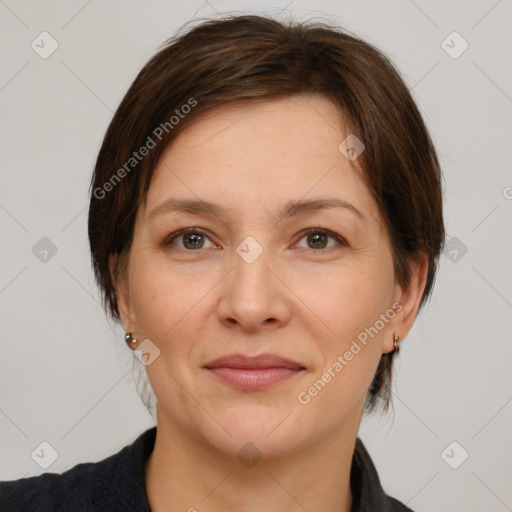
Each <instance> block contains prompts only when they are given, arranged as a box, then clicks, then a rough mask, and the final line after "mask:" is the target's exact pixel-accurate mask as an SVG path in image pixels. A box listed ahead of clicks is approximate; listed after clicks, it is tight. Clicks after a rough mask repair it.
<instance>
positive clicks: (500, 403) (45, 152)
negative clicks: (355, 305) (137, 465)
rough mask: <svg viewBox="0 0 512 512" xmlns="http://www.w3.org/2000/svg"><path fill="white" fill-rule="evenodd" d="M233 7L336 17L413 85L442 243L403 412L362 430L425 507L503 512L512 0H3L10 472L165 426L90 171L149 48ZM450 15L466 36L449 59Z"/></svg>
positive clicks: (396, 395) (56, 467)
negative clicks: (150, 396)
mask: <svg viewBox="0 0 512 512" xmlns="http://www.w3.org/2000/svg"><path fill="white" fill-rule="evenodd" d="M235 9H236V10H238V11H243V12H249V11H252V12H264V13H269V14H272V15H273V16H274V17H282V18H283V19H286V18H287V17H289V16H290V15H291V14H293V16H295V17H296V18H304V17H308V18H311V17H315V16H319V17H326V18H329V19H332V20H334V21H337V22H338V23H339V24H340V25H342V26H344V27H346V28H348V29H349V30H351V31H353V32H354V33H356V34H358V35H360V36H362V37H364V38H365V39H366V40H368V41H369V42H371V43H373V44H375V45H377V46H378V47H379V48H381V49H382V50H384V51H385V52H386V53H387V54H388V55H389V56H390V57H391V58H392V60H393V61H394V62H395V64H396V65H397V66H398V68H399V70H400V71H401V73H402V74H403V76H404V79H405V80H406V82H407V84H408V85H409V86H410V88H411V89H412V90H413V95H414V97H415V99H416V101H417V102H418V104H419V106H420V108H421V110H422V113H423V115H424V117H425V119H426V122H427V124H428V126H429V128H430V130H431V133H432V136H433V139H434V142H435V143H436V145H437V148H438V151H439V154H440V157H441V163H442V167H443V170H444V175H445V183H446V227H447V232H448V250H447V251H446V252H445V254H444V255H443V257H442V261H441V268H440V272H439V275H438V278H437V282H436V287H435V289H434V295H433V298H432V300H431V302H430V304H428V305H427V307H426V309H425V310H424V312H423V313H422V314H421V316H419V317H418V318H417V320H416V323H415V326H414V328H413V331H412V332H411V334H410V335H409V337H408V339H407V340H406V341H405V342H404V343H403V345H402V351H401V355H400V357H399V359H398V361H397V366H396V372H397V373H396V379H395V386H394V392H393V402H394V412H390V413H389V414H388V415H387V416H385V417H381V418H379V417H373V418H367V419H365V420H364V422H363V424H362V426H361V431H360V436H361V438H362V439H363V441H364V442H365V444H366V446H367V448H368V450H369V452H370V454H371V455H372V457H373V460H374V462H375V464H376V466H377V469H378V471H379V474H380V477H381V481H382V483H383V486H384V489H385V490H386V492H387V493H389V494H391V495H394V496H396V497H397V498H399V499H400V500H401V501H403V502H405V503H407V504H408V505H409V506H410V507H411V508H413V509H414V510H417V511H419V512H422V511H453V512H455V511H465V512H469V511H486V512H488V511H505V510H512V489H511V487H510V482H511V480H512V474H511V473H512V471H511V460H512V436H511V435H510V433H511V424H512V404H511V402H512V386H511V377H510V375H511V372H510V365H511V361H512V357H511V355H512V354H511V351H512V344H511V343H510V341H511V321H510V319H511V308H512V273H511V272H510V261H511V255H512V236H511V232H510V218H511V217H510V215H511V209H512V199H511V198H512V176H511V174H510V169H511V157H512V154H511V151H510V145H511V144H510V143H511V141H512V139H511V131H512V129H511V122H510V121H511V114H512V99H511V97H512V66H510V55H511V54H512V31H511V30H510V27H511V26H512V24H511V21H512V19H511V18H512V16H511V15H512V2H511V1H510V0H501V1H495V0H489V1H488V0H480V1H462V0H461V1H450V2H446V1H430V2H427V1H425V0H423V1H420V0H416V1H412V0H395V1H388V2H377V1H357V2H356V1H338V2H334V1H327V0H323V1H322V0H315V1H314V2H312V1H309V2H306V1H300V0H293V1H291V2H288V1H285V2H282V1H277V0H275V1H274V2H266V1H265V2H244V1H239V2H236V3H235V2H228V1H220V0H217V1H215V0H210V1H208V2H205V1H203V0H191V1H189V2H183V3H181V2H180V3H178V2H169V1H167V2H163V1H156V0H155V1H146V2H143V1H142V0H140V1H135V0H131V1H126V0H125V1H108V2H106V1H104V2H101V1H99V0H96V1H94V0H93V1H82V2H78V1H66V2H63V1H62V2H50V1H44V2H42V1H31V2H29V1H18V2H15V1H13V0H5V1H0V20H1V21H0V33H1V37H2V44H1V45H0V52H1V57H2V65H1V69H0V73H1V76H0V108H1V113H0V119H1V120H2V123H1V127H0V130H1V134H0V145H1V146H0V147H1V159H2V160H1V163H2V166H1V172H2V178H1V180H2V181H1V183H2V186H1V188H0V225H1V233H2V237H1V253H2V264H1V266H0V305H1V318H0V321H1V322H0V325H1V326H2V329H1V332H0V336H1V351H2V353H1V357H0V432H1V441H2V442H1V445H0V479H2V480H8V479H15V478H21V477H25V476H33V475H38V474H40V473H43V472H61V471H64V470H66V469H69V468H70V467H72V466H73V465H74V464H77V463H79V462H86V461H97V460H100V459H102V458H105V457H107V456H108V455H111V454H113V453H114V452H116V451H118V450H119V449H121V448H122V447H123V446H125V445H126V444H128V443H130V442H132V441H133V440H134V439H135V437H136V436H137V435H138V434H139V433H141V432H142V431H143V430H145V429H147V428H149V427H150V426H152V425H153V424H154V419H153V418H152V417H151V416H150V415H149V413H148V412H147V411H146V409H145V408H144V406H143V404H142V402H141V400H140V398H139V396H138V395H137V392H136V384H135V377H134V375H136V373H134V372H133V371H132V367H136V368H139V369H141V368H142V365H141V364H140V363H139V362H138V361H137V360H134V358H133V357H132V354H131V352H129V350H128V349H127V348H126V346H125V345H124V341H123V332H122V330H121V329H120V328H119V327H117V326H113V325H109V324H108V323H107V321H106V320H105V317H104V314H103V311H102V309H101V307H100V304H99V296H98V291H97V289H96V287H95V285H94V281H93V278H92V272H91V268H90V263H89V253H88V250H89V249H88V240H87V227H86V222H87V207H88V185H89V180H90V175H91V172H92V166H93V163H94V160H95V158H96V155H97V151H98V149H99V146H100V143H101V140H102V137H103V135H104V132H105V130H106V128H107V126H108V123H109V121H110V119H111V117H112V113H113V111H114V110H115V108H116V107H117V105H118V103H119V101H120V100H121V98H122V96H123V95H124V93H125V92H126V90H127V88H128V86H129V84H130V83H131V81H132V80H133V78H134V77H135V75H136V73H137V72H138V71H139V69H140V68H141V67H142V65H143V64H144V63H145V62H146V60H147V59H148V58H149V57H150V56H151V55H152V54H153V53H154V52H155V51H156V49H157V47H158V46H159V45H160V44H161V43H163V42H164V40H165V39H167V38H168V37H170V36H171V35H173V34H174V33H175V31H176V30H177V29H178V28H179V27H180V26H181V25H182V24H183V23H184V22H186V21H187V20H189V19H191V18H193V17H204V16H207V17H209V16H214V15H216V12H220V13H222V12H226V11H233V10H235ZM43 31H47V32H49V33H50V34H51V36H52V37H53V38H54V39H55V40H56V41H57V43H58V45H59V46H58V48H57V50H56V51H55V52H54V53H53V54H52V55H51V56H49V57H48V58H46V59H43V58H42V57H41V56H40V55H39V54H38V53H36V51H34V50H33V49H32V48H31V43H32V41H34V40H35V41H36V43H37V41H40V38H38V36H39V34H41V32H43ZM454 31H457V32H458V33H459V34H460V35H461V37H462V38H463V39H464V40H465V41H467V43H468V44H469V47H468V49H467V50H466V51H465V52H464V53H462V54H461V55H460V56H458V57H457V58H453V56H454V55H455V54H457V53H459V52H460V50H461V49H463V44H464V42H463V40H462V39H458V38H457V37H458V36H453V35H452V36H450V37H448V36H449V35H450V34H452V32H454ZM447 37H448V39H447ZM443 41H445V43H442V42H443ZM40 44H41V43H40ZM45 48H46V49H48V48H49V43H48V40H47V41H46V43H45ZM447 52H448V53H447ZM450 52H451V54H452V56H450V55H449V53H450ZM507 62H508V64H507ZM43 237H47V238H48V239H49V240H51V243H52V244H53V245H54V246H55V247H56V249H57V252H56V253H55V254H52V252H51V248H50V252H48V253H44V252H42V251H44V250H45V248H46V249H47V250H48V247H49V245H48V241H47V240H43V241H40V240H41V239H42V238H43ZM37 244H39V245H37ZM34 246H35V249H34ZM466 251H467V252H466ZM42 260H43V261H42ZM134 362H135V363H134ZM137 365H138V366H137ZM43 441H46V442H48V443H50V445H51V446H52V447H53V448H54V449H55V450H56V452H57V453H58V458H57V459H56V460H55V461H54V462H53V464H52V465H51V466H50V467H48V469H43V468H42V467H40V466H39V465H38V464H37V463H36V462H35V460H34V459H33V458H32V457H31V454H32V453H33V452H34V450H36V452H37V450H39V451H40V450H41V447H40V443H41V442H43ZM453 441H456V442H457V443H458V445H456V446H455V448H453V445H452V447H450V448H449V449H448V450H447V451H445V448H447V447H448V446H449V445H450V443H452V442H453ZM452 448H453V451H452ZM462 450H465V451H466V452H467V453H468V454H469V456H468V458H467V460H465V461H464V462H463V463H462V464H460V463H461V461H462V459H463V457H462V455H463V453H464V452H463V451H462ZM45 453H51V451H49V450H46V452H45ZM443 453H444V456H443V455H442V454H443ZM447 461H449V462H450V463H451V464H452V465H458V464H460V466H459V467H458V468H457V469H453V468H452V467H450V465H449V464H448V463H447Z"/></svg>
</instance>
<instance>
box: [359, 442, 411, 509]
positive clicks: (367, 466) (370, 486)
mask: <svg viewBox="0 0 512 512" xmlns="http://www.w3.org/2000/svg"><path fill="white" fill-rule="evenodd" d="M350 476H351V487H352V492H353V494H354V507H353V508H354V512H373V511H374V510H379V511H382V512H413V510H411V509H410V508H409V507H407V506H406V505H404V504H403V503H402V502H400V501H398V500H397V499H396V498H393V497H392V496H389V495H388V494H386V493H385V491H384V489H383V488H382V484H381V482H380V478H379V475H378V473H377V469H376V468H375V465H374V464H373V461H372V459H371V457H370V454H369V453H368V451H367V450H366V447H365V446H364V444H363V442H362V440H361V439H360V438H359V437H358V438H357V439H356V443H355V450H354V455H353V458H352V470H351V475H350Z"/></svg>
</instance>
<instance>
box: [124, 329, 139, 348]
mask: <svg viewBox="0 0 512 512" xmlns="http://www.w3.org/2000/svg"><path fill="white" fill-rule="evenodd" d="M124 341H126V343H127V344H128V346H129V347H131V346H132V345H135V343H137V342H138V341H139V340H138V339H136V338H133V337H132V333H131V332H127V333H126V334H125V337H124Z"/></svg>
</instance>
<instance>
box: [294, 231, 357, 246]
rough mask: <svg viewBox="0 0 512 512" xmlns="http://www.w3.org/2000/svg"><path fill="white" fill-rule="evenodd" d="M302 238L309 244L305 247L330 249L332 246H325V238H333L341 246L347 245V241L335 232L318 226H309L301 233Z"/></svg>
mask: <svg viewBox="0 0 512 512" xmlns="http://www.w3.org/2000/svg"><path fill="white" fill-rule="evenodd" d="M302 238H306V243H308V244H311V246H309V247H305V248H306V249H311V248H312V249H313V250H317V249H331V248H332V247H333V246H332V245H331V246H330V247H326V244H327V239H328V238H333V239H334V240H336V242H337V243H338V244H339V245H341V246H347V245H348V244H347V241H346V240H345V239H344V238H343V237H342V236H340V235H338V234H337V233H334V232H332V231H329V230H327V229H320V228H310V229H307V230H306V231H304V232H303V233H302V237H301V240H302Z"/></svg>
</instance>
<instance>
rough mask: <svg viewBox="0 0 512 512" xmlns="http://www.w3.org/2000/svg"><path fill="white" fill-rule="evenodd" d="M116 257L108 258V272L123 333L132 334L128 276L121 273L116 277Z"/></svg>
mask: <svg viewBox="0 0 512 512" xmlns="http://www.w3.org/2000/svg"><path fill="white" fill-rule="evenodd" d="M118 257H119V255H118V254H111V255H110V256H109V271H110V276H111V278H112V283H113V284H114V288H115V291H116V299H117V309H118V311H119V317H120V319H121V323H122V325H123V328H124V330H125V332H134V331H136V330H137V329H136V322H135V315H134V314H133V308H132V305H131V301H130V287H129V283H128V276H127V275H124V274H123V273H122V272H121V273H120V275H117V273H116V264H117V260H118Z"/></svg>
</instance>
